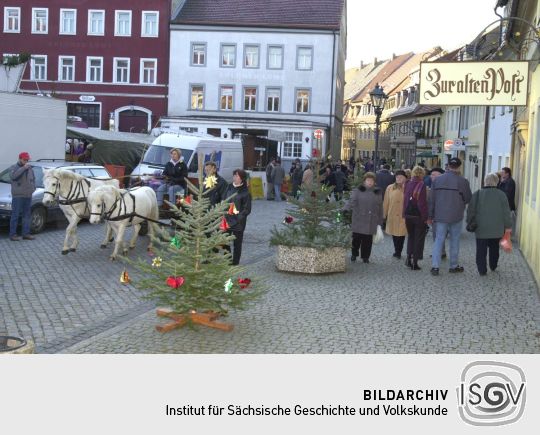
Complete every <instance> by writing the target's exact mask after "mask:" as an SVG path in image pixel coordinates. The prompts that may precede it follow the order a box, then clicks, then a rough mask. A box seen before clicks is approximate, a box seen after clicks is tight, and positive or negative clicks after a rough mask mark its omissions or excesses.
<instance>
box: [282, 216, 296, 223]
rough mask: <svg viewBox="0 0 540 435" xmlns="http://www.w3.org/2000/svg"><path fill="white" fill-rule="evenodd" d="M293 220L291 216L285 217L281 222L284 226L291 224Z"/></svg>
mask: <svg viewBox="0 0 540 435" xmlns="http://www.w3.org/2000/svg"><path fill="white" fill-rule="evenodd" d="M293 220H294V219H293V217H292V216H285V219H284V220H283V222H284V223H286V224H292V222H293Z"/></svg>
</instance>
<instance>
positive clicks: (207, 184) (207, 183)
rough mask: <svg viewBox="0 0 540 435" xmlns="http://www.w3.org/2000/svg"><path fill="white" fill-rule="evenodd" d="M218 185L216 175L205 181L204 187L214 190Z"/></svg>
mask: <svg viewBox="0 0 540 435" xmlns="http://www.w3.org/2000/svg"><path fill="white" fill-rule="evenodd" d="M216 184H217V178H216V176H215V175H210V176H209V177H206V178H205V180H204V187H205V188H207V189H212V188H213V187H214V186H215V185H216Z"/></svg>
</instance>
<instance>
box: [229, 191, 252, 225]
mask: <svg viewBox="0 0 540 435" xmlns="http://www.w3.org/2000/svg"><path fill="white" fill-rule="evenodd" d="M234 194H236V196H235V197H234V198H232V199H230V200H229V201H230V202H231V203H234V206H235V207H236V210H238V214H232V215H230V214H228V213H227V214H225V219H226V220H227V224H229V229H230V230H231V231H244V230H245V229H246V221H247V217H248V215H249V214H250V213H251V194H250V193H249V190H248V188H247V186H246V184H245V183H243V184H242V185H240V186H238V187H235V186H234V184H232V183H231V184H229V186H228V188H227V192H226V193H225V198H230V197H231V196H233V195H234Z"/></svg>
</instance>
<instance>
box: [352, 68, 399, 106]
mask: <svg viewBox="0 0 540 435" xmlns="http://www.w3.org/2000/svg"><path fill="white" fill-rule="evenodd" d="M388 62H389V60H383V61H381V62H377V63H369V64H367V65H365V66H364V67H363V68H350V69H348V70H347V71H345V93H344V100H345V101H346V100H349V99H351V98H353V97H354V96H355V95H357V94H358V93H359V92H360V91H361V90H362V89H364V87H365V86H366V85H367V84H368V83H369V82H370V81H371V80H372V79H373V77H375V75H377V73H378V72H379V71H380V70H381V69H383V68H384V66H385V65H386V64H387V63H388Z"/></svg>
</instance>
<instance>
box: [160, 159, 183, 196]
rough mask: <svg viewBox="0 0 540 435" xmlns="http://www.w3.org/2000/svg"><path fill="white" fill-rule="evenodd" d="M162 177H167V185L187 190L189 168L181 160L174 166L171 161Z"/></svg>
mask: <svg viewBox="0 0 540 435" xmlns="http://www.w3.org/2000/svg"><path fill="white" fill-rule="evenodd" d="M161 175H163V176H164V177H167V179H166V181H167V183H169V184H172V185H174V186H182V187H183V188H184V189H186V187H187V183H186V178H187V176H188V168H187V165H186V164H185V163H184V162H183V161H182V160H179V161H178V162H176V164H173V162H171V161H170V160H169V161H168V162H167V164H166V165H165V169H164V170H163V172H162V174H161Z"/></svg>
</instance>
